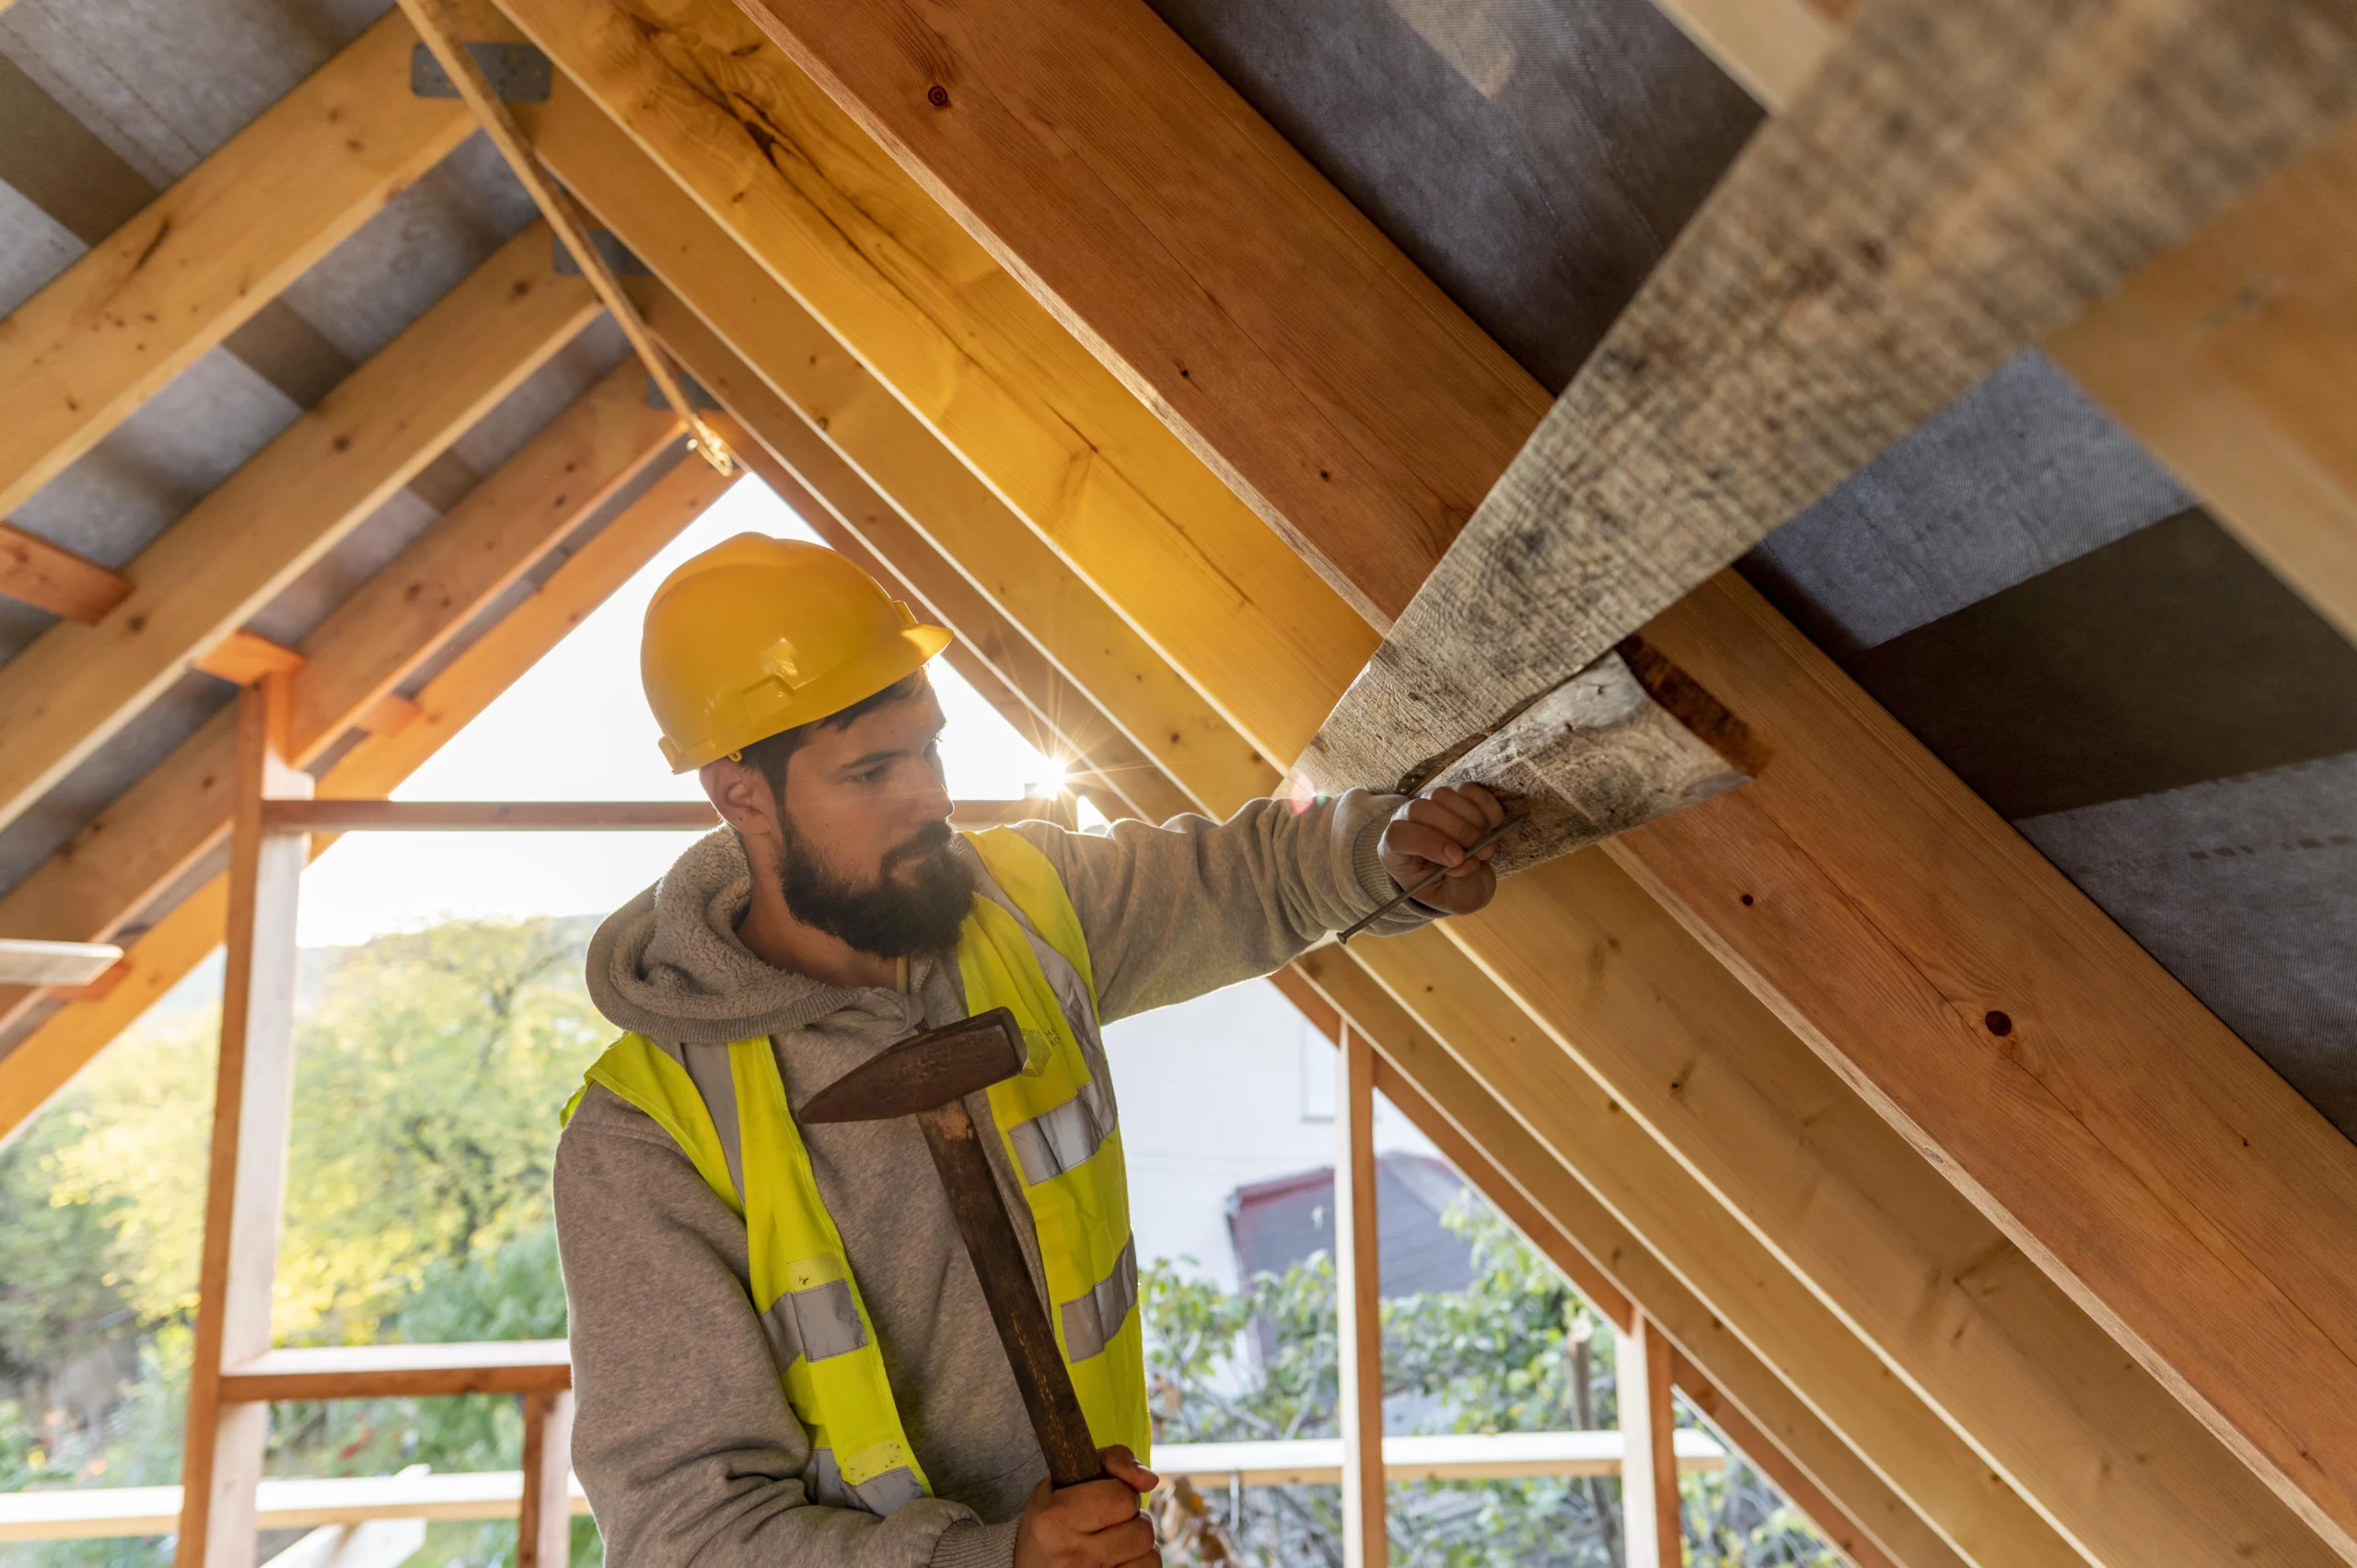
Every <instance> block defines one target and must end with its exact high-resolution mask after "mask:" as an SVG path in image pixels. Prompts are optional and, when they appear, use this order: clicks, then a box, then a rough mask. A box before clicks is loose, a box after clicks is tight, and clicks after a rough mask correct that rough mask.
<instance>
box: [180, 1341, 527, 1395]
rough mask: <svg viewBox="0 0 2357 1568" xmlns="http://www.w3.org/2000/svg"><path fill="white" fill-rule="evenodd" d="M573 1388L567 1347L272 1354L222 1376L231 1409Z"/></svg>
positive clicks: (357, 1348) (398, 1347)
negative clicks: (268, 1402) (282, 1403)
mask: <svg viewBox="0 0 2357 1568" xmlns="http://www.w3.org/2000/svg"><path fill="white" fill-rule="evenodd" d="M572 1387H573V1357H572V1354H571V1352H570V1350H569V1348H568V1347H567V1345H566V1343H565V1342H564V1341H563V1340H510V1341H502V1342H485V1343H467V1344H393V1345H318V1346H303V1347H296V1348H289V1349H281V1350H273V1351H270V1352H267V1353H264V1354H263V1355H261V1357H259V1358H257V1359H255V1360H252V1361H248V1362H244V1363H241V1364H240V1365H236V1366H232V1367H229V1368H227V1369H226V1370H225V1371H224V1372H223V1373H222V1374H221V1399H222V1401H223V1402H224V1403H226V1404H246V1403H256V1402H261V1401H264V1400H377V1399H426V1398H434V1397H436V1396H441V1395H450V1394H540V1393H553V1392H555V1391H557V1390H558V1389H563V1388H572Z"/></svg>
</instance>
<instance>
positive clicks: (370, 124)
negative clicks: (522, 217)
mask: <svg viewBox="0 0 2357 1568" xmlns="http://www.w3.org/2000/svg"><path fill="white" fill-rule="evenodd" d="M416 42H417V34H416V33H415V32H414V31H412V29H411V28H410V25H409V23H408V22H407V21H405V20H403V19H402V18H401V17H400V16H398V15H388V16H386V17H383V18H382V19H380V20H379V21H378V22H377V24H376V25H375V26H373V27H371V28H370V29H368V30H367V31H366V32H364V33H362V34H361V35H360V37H359V38H357V39H355V40H354V41H353V42H351V43H350V44H347V45H346V46H345V47H344V48H343V50H342V51H341V52H338V53H337V54H336V55H335V56H334V57H333V58H332V59H331V60H329V61H328V63H327V64H324V65H322V66H320V67H319V69H318V70H317V71H315V72H313V73H312V74H311V75H309V76H308V77H307V78H306V79H305V80H304V81H302V82H301V83H300V84H298V85H297V86H296V87H295V89H294V90H293V91H291V92H289V93H288V94H287V95H286V96H285V97H284V98H282V99H279V100H278V101H277V102H276V103H274V104H273V105H272V106H271V107H270V108H268V109H266V110H263V111H262V112H261V114H260V115H258V116H256V117H255V119H254V121H253V122H252V123H251V124H250V125H248V126H247V127H246V128H245V129H244V130H242V131H240V132H238V134H236V135H235V136H232V137H231V138H229V140H228V141H227V142H226V143H224V144H223V145H221V146H220V147H219V148H217V149H215V151H214V152H213V153H212V154H211V155H210V156H209V157H206V158H205V159H204V160H203V162H202V163H200V164H198V165H197V166H196V167H195V168H192V169H191V170H190V171H189V172H188V173H187V174H185V175H183V176H182V177H181V178H180V180H178V181H177V182H176V183H175V184H174V185H173V186H172V187H171V189H169V190H168V191H166V192H164V193H163V194H162V195H161V196H159V197H157V199H156V201H155V202H154V203H153V204H151V205H150V206H149V207H147V209H146V210H145V211H144V212H142V213H141V214H139V215H138V216H136V217H134V218H133V219H132V220H131V221H130V222H129V223H126V224H124V225H123V226H122V228H121V229H119V230H117V231H116V233H115V234H114V235H113V236H112V237H111V238H108V239H107V240H105V241H104V242H103V243H101V244H99V246H98V247H97V248H96V249H94V250H91V251H90V252H89V254H87V255H86V256H84V257H83V258H82V259H81V260H79V261H75V263H74V264H73V265H72V266H71V267H68V268H67V269H66V270H65V271H64V273H61V274H60V275H59V276H58V277H56V278H55V279H53V280H52V281H51V282H50V284H49V285H47V286H46V287H44V288H43V289H42V290H41V292H40V293H39V294H36V295H34V296H32V298H30V299H29V300H27V301H26V302H25V303H24V304H23V305H21V306H19V307H17V309H16V311H15V312H14V313H13V314H11V315H10V316H9V317H8V318H7V319H6V320H5V321H0V515H5V514H6V513H7V512H10V511H13V510H14V509H15V508H16V507H17V505H18V504H19V503H21V502H22V501H23V500H24V499H25V498H26V497H27V496H29V495H30V494H32V493H33V492H34V491H36V490H39V489H40V488H41V486H42V485H43V484H46V483H47V482H49V481H50V480H51V479H52V478H54V477H56V476H57V475H58V474H60V473H62V472H64V470H65V469H66V468H67V466H68V465H70V464H71V463H72V462H73V461H74V460H75V459H76V458H78V457H80V456H81V455H82V454H83V453H84V452H87V451H88V450H89V449H90V448H91V447H93V446H96V445H97V444H98V442H99V438H100V437H102V436H105V435H106V434H107V432H109V431H110V430H112V429H113V428H114V427H115V426H116V425H118V424H122V421H123V420H124V419H126V418H128V417H129V416H130V414H131V413H132V412H133V411H134V410H135V409H137V408H138V407H139V405H140V404H141V403H143V402H145V401H147V399H149V398H150V397H153V396H154V395H155V394H156V393H157V391H159V390H161V389H162V388H163V386H164V384H165V383H166V382H168V381H169V380H170V379H171V378H172V377H175V376H177V375H179V374H180V372H181V371H182V370H184V369H186V368H187V367H188V366H190V365H192V364H193V363H195V361H196V360H197V358H198V357H199V356H200V355H202V354H204V353H205V351H206V350H208V349H211V348H213V347H215V345H217V344H219V343H221V342H222V341H223V340H224V339H226V338H227V337H228V336H229V335H230V333H232V332H234V331H237V329H238V327H239V326H240V325H242V324H243V323H244V322H245V321H246V320H247V319H249V318H250V317H251V316H252V315H253V314H254V313H255V312H256V311H258V310H260V309H261V308H262V307H264V306H266V305H268V304H269V303H270V302H271V301H272V300H273V298H275V297H276V296H277V295H278V293H279V291H280V290H282V289H284V287H285V286H286V285H288V284H290V283H293V282H294V281H295V280H296V278H297V277H299V276H301V275H302V273H304V271H305V270H306V269H308V267H309V266H310V265H311V263H313V262H314V261H318V260H319V258H321V257H322V256H325V255H326V254H327V253H328V252H329V251H330V250H333V249H334V248H335V247H336V245H337V244H339V243H340V242H341V241H342V240H343V239H344V238H346V237H347V236H349V235H350V234H351V233H352V232H353V231H354V229H356V228H358V227H359V226H361V225H362V224H363V223H365V222H366V221H367V219H368V217H369V216H370V215H372V214H374V213H376V212H377V210H378V209H380V208H382V207H383V206H384V204H385V203H387V202H388V201H390V200H391V199H392V198H393V196H394V195H396V194H398V193H399V192H401V190H402V188H403V187H405V186H407V185H408V184H410V183H411V182H412V180H416V179H417V177H418V176H420V175H422V174H424V172H425V171H426V170H427V169H429V168H432V167H433V166H434V165H435V163H436V162H438V161H440V159H441V158H442V157H443V155H444V154H446V153H447V152H449V151H450V149H451V148H453V147H455V146H457V145H459V142H460V141H462V140H464V139H465V137H466V135H467V134H468V133H469V132H470V131H471V130H472V129H473V128H474V122H473V121H471V120H470V119H469V118H468V115H467V111H466V110H465V108H464V107H463V106H461V105H459V104H457V103H453V102H449V101H447V100H445V99H422V98H419V97H417V96H415V95H414V94H412V92H411V91H410V89H409V57H410V50H411V47H412V45H414V44H415V43H416Z"/></svg>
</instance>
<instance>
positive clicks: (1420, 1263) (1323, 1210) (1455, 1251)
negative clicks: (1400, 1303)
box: [1227, 1149, 1473, 1297]
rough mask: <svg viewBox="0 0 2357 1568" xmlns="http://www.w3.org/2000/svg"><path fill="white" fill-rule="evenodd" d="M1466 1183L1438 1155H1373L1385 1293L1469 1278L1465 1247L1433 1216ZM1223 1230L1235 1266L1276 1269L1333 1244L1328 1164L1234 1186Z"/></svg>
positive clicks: (1457, 1286)
mask: <svg viewBox="0 0 2357 1568" xmlns="http://www.w3.org/2000/svg"><path fill="white" fill-rule="evenodd" d="M1471 1191H1472V1190H1471V1189H1470V1188H1469V1187H1468V1186H1467V1185H1466V1184H1465V1179H1464V1178H1463V1177H1461V1176H1459V1175H1457V1172H1456V1171H1454V1170H1452V1169H1450V1168H1449V1167H1448V1165H1447V1163H1446V1162H1445V1161H1443V1160H1439V1159H1435V1158H1434V1157H1433V1156H1430V1155H1420V1154H1413V1153H1411V1152H1410V1151H1408V1150H1406V1149H1394V1150H1392V1151H1391V1152H1389V1153H1388V1154H1384V1155H1380V1156H1376V1171H1375V1214H1376V1248H1377V1249H1378V1250H1379V1252H1380V1255H1381V1256H1380V1261H1379V1265H1378V1268H1377V1276H1378V1278H1379V1280H1380V1281H1381V1289H1382V1292H1383V1295H1385V1296H1386V1297H1390V1296H1399V1295H1424V1294H1425V1293H1427V1292H1430V1291H1441V1290H1463V1289H1464V1288H1465V1287H1466V1286H1467V1285H1469V1284H1470V1283H1473V1249H1472V1246H1471V1244H1470V1243H1469V1242H1468V1241H1467V1240H1466V1239H1465V1238H1464V1237H1461V1236H1459V1235H1457V1233H1456V1232H1454V1231H1452V1230H1450V1229H1449V1228H1448V1227H1447V1226H1446V1225H1444V1224H1443V1223H1442V1222H1441V1216H1442V1215H1443V1214H1446V1213H1447V1212H1448V1211H1449V1209H1450V1207H1451V1206H1452V1205H1454V1204H1456V1203H1457V1202H1458V1201H1459V1200H1461V1199H1464V1198H1467V1197H1469V1196H1470V1195H1471ZM1227 1234H1228V1238H1229V1241H1230V1243H1231V1245H1232V1246H1233V1248H1234V1249H1235V1253H1236V1266H1237V1273H1238V1274H1239V1275H1240V1276H1241V1277H1242V1278H1245V1279H1250V1278H1252V1277H1253V1276H1254V1275H1256V1274H1264V1273H1265V1274H1281V1273H1283V1272H1285V1270H1286V1269H1288V1268H1290V1267H1292V1266H1293V1265H1294V1264H1295V1263H1300V1262H1306V1260H1309V1259H1310V1258H1311V1257H1313V1256H1315V1255H1316V1254H1318V1253H1320V1252H1323V1253H1325V1254H1327V1255H1328V1256H1329V1257H1331V1256H1332V1255H1333V1251H1334V1167H1332V1166H1330V1165H1329V1166H1320V1167H1318V1169H1316V1170H1305V1171H1302V1172H1300V1173H1299V1174H1298V1175H1295V1176H1283V1177H1279V1178H1278V1179H1276V1180H1274V1181H1261V1182H1256V1183H1254V1184H1253V1185H1251V1186H1249V1187H1239V1188H1237V1190H1236V1191H1234V1192H1231V1193H1229V1194H1228V1198H1227Z"/></svg>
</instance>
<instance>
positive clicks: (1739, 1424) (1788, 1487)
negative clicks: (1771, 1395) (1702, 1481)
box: [1670, 1345, 1898, 1568]
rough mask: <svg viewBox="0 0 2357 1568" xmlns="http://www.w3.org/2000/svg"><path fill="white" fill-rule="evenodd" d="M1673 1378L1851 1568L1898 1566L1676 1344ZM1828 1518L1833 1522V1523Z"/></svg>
mask: <svg viewBox="0 0 2357 1568" xmlns="http://www.w3.org/2000/svg"><path fill="white" fill-rule="evenodd" d="M1671 1353H1672V1355H1673V1356H1674V1357H1675V1359H1674V1360H1673V1361H1672V1362H1671V1363H1670V1381H1671V1382H1672V1383H1673V1384H1674V1385H1676V1387H1677V1388H1678V1392H1679V1393H1680V1394H1683V1395H1684V1396H1685V1397H1686V1402H1687V1403H1688V1404H1689V1405H1691V1406H1692V1407H1693V1408H1694V1412H1695V1413H1696V1414H1697V1415H1700V1416H1701V1418H1702V1419H1703V1420H1704V1421H1705V1422H1707V1423H1709V1424H1710V1426H1711V1428H1712V1429H1713V1431H1715V1432H1716V1433H1717V1434H1718V1435H1719V1441H1721V1442H1722V1443H1724V1444H1725V1445H1726V1446H1728V1447H1730V1448H1732V1449H1734V1450H1735V1451H1736V1453H1738V1454H1740V1455H1742V1456H1743V1458H1744V1460H1745V1462H1746V1463H1747V1464H1749V1465H1750V1466H1751V1468H1752V1469H1756V1470H1758V1471H1759V1473H1760V1474H1762V1475H1764V1476H1766V1477H1767V1478H1768V1480H1769V1483H1770V1484H1771V1485H1772V1486H1774V1487H1775V1489H1776V1490H1777V1492H1778V1493H1781V1494H1782V1497H1783V1499H1784V1501H1785V1502H1786V1503H1788V1504H1792V1506H1793V1507H1794V1508H1796V1509H1798V1510H1799V1511H1800V1515H1801V1517H1803V1518H1805V1519H1806V1520H1808V1521H1809V1523H1810V1524H1812V1525H1814V1526H1816V1527H1817V1534H1819V1535H1821V1536H1824V1537H1826V1538H1827V1539H1828V1541H1829V1543H1830V1544H1831V1546H1832V1548H1833V1550H1834V1551H1837V1552H1839V1553H1840V1556H1841V1560H1842V1561H1843V1562H1847V1563H1849V1564H1850V1565H1851V1568H1898V1564H1897V1563H1896V1562H1895V1561H1894V1560H1893V1559H1892V1558H1891V1557H1890V1555H1889V1554H1888V1553H1887V1552H1885V1551H1883V1550H1882V1549H1881V1548H1880V1547H1878V1546H1876V1545H1875V1543H1874V1542H1872V1541H1871V1540H1868V1539H1864V1536H1863V1535H1861V1534H1859V1533H1858V1532H1857V1530H1856V1527H1855V1526H1854V1525H1853V1524H1852V1521H1851V1520H1850V1519H1849V1518H1848V1516H1846V1514H1845V1513H1844V1511H1843V1510H1842V1508H1841V1506H1840V1504H1837V1503H1835V1502H1834V1501H1833V1499H1832V1498H1830V1497H1829V1496H1827V1495H1826V1494H1825V1493H1824V1491H1823V1489H1822V1488H1820V1487H1819V1486H1818V1485H1817V1483H1816V1482H1815V1481H1811V1480H1810V1479H1809V1478H1808V1477H1807V1476H1806V1475H1805V1473H1803V1472H1802V1471H1801V1470H1799V1469H1797V1468H1795V1467H1794V1465H1793V1464H1792V1463H1791V1462H1790V1461H1788V1460H1785V1459H1784V1458H1783V1456H1782V1454H1781V1453H1779V1452H1778V1451H1777V1449H1776V1446H1775V1444H1774V1443H1773V1442H1772V1441H1771V1440H1770V1438H1769V1436H1768V1434H1766V1433H1765V1432H1762V1431H1761V1430H1760V1429H1759V1427H1758V1426H1756V1425H1754V1424H1753V1423H1752V1421H1751V1418H1750V1417H1748V1416H1747V1415H1746V1414H1745V1413H1744V1412H1743V1408H1742V1407H1741V1406H1739V1405H1737V1404H1736V1403H1735V1401H1733V1400H1729V1399H1728V1398H1727V1397H1726V1396H1725V1395H1724V1394H1722V1393H1720V1392H1719V1389H1718V1388H1717V1386H1716V1385H1714V1384H1713V1383H1712V1381H1711V1380H1710V1379H1709V1378H1708V1377H1706V1376H1703V1375H1702V1370H1701V1368H1700V1367H1698V1366H1696V1365H1694V1364H1693V1363H1692V1362H1691V1361H1689V1360H1688V1359H1687V1357H1686V1355H1685V1354H1684V1353H1682V1352H1679V1351H1678V1350H1677V1349H1676V1348H1675V1346H1674V1345H1673V1347H1672V1351H1671ZM1828 1521H1831V1522H1830V1523H1828Z"/></svg>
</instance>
